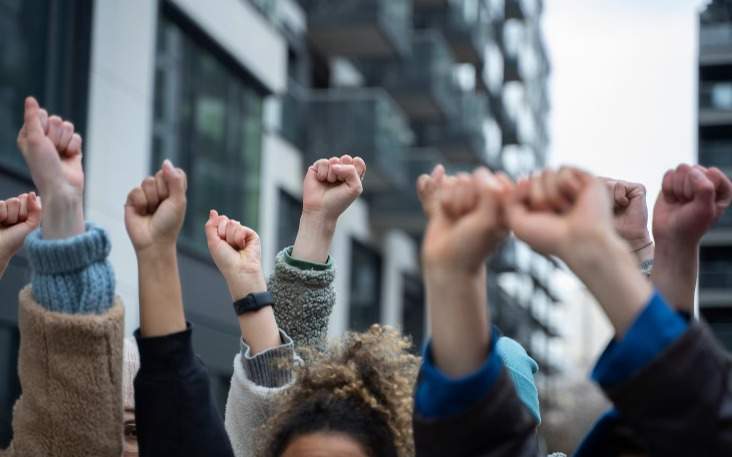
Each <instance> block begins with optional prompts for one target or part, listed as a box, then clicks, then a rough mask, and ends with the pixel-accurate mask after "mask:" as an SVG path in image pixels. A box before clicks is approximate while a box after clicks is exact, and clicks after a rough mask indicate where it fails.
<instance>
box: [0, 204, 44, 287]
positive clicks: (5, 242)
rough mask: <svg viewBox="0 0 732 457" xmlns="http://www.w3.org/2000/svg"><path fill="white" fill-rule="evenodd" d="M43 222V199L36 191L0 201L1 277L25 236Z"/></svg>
mask: <svg viewBox="0 0 732 457" xmlns="http://www.w3.org/2000/svg"><path fill="white" fill-rule="evenodd" d="M40 223H41V200H40V199H39V198H38V197H37V196H36V194H35V192H31V193H29V194H21V195H19V196H17V197H14V198H10V199H8V200H2V201H0V278H2V277H3V274H4V273H5V269H6V268H7V267H8V263H10V259H12V258H13V256H14V255H15V254H17V252H18V250H20V248H21V247H22V246H23V241H25V237H27V236H28V234H30V232H32V231H33V230H35V229H36V228H37V227H38V226H39V225H40Z"/></svg>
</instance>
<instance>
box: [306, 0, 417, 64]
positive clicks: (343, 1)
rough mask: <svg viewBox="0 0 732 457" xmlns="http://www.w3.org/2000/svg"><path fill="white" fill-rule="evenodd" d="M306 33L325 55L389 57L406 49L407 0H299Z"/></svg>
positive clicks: (408, 28)
mask: <svg viewBox="0 0 732 457" xmlns="http://www.w3.org/2000/svg"><path fill="white" fill-rule="evenodd" d="M300 3H301V5H302V6H303V8H304V10H305V11H306V13H307V16H308V34H309V37H310V39H311V41H312V42H313V43H314V44H315V46H316V47H317V48H318V49H319V50H320V51H321V52H323V53H324V54H326V55H329V56H343V57H390V56H398V55H405V54H408V53H409V49H410V45H411V35H412V2H411V1H410V0H300Z"/></svg>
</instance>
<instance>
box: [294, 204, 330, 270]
mask: <svg viewBox="0 0 732 457" xmlns="http://www.w3.org/2000/svg"><path fill="white" fill-rule="evenodd" d="M337 222H338V218H332V217H329V216H326V215H324V214H322V213H320V212H311V211H306V210H303V212H302V215H301V216H300V227H299V228H298V231H297V238H296V239H295V244H294V246H293V248H292V257H293V258H295V259H298V260H304V261H306V262H313V263H326V262H327V261H328V253H329V252H330V246H331V243H332V242H333V235H334V234H335V228H336V225H337Z"/></svg>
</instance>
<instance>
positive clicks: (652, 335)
mask: <svg viewBox="0 0 732 457" xmlns="http://www.w3.org/2000/svg"><path fill="white" fill-rule="evenodd" d="M687 328H688V324H687V323H686V322H685V321H684V319H682V318H681V317H680V316H679V315H678V314H677V313H675V312H674V311H672V310H671V308H670V307H669V306H668V304H667V303H666V301H665V300H664V298H663V297H662V296H661V294H659V293H658V292H655V293H654V294H653V296H652V297H651V300H650V301H649V302H648V304H647V305H646V307H645V308H644V309H643V311H641V313H640V314H639V315H638V317H637V318H636V320H635V322H633V325H632V326H631V327H630V329H629V330H628V332H627V333H626V334H625V336H624V337H623V338H622V339H621V340H619V341H616V340H613V341H611V342H610V344H609V345H608V347H607V348H606V349H605V352H603V354H602V355H601V356H600V359H599V360H598V361H597V364H596V365H595V368H594V370H593V371H592V378H593V379H594V380H595V381H596V382H597V383H598V384H600V386H602V387H609V386H613V385H616V384H618V383H621V382H623V381H625V380H627V379H629V378H630V377H632V376H633V375H634V374H635V373H637V372H638V371H640V370H641V369H642V368H643V367H645V366H646V365H648V364H649V363H651V362H652V361H653V360H654V359H655V358H656V357H658V355H659V354H661V353H662V352H663V351H664V350H665V349H666V348H668V347H669V346H671V344H673V343H674V342H675V341H676V340H677V339H678V338H679V337H681V335H682V334H683V333H684V332H685V331H686V329H687Z"/></svg>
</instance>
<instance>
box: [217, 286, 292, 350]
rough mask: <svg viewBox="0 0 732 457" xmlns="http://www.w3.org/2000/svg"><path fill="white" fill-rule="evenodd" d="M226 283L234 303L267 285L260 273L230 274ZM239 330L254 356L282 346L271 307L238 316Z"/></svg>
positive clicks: (262, 289)
mask: <svg viewBox="0 0 732 457" xmlns="http://www.w3.org/2000/svg"><path fill="white" fill-rule="evenodd" d="M226 283H227V285H228V286H229V292H230V293H231V299H232V300H234V301H236V300H240V299H242V298H244V297H246V296H247V295H249V294H251V293H260V292H264V291H266V290H267V284H266V282H265V281H264V275H262V273H261V272H260V273H256V274H253V275H241V274H239V275H233V274H232V275H231V277H229V278H227V280H226ZM239 329H240V330H241V336H242V338H244V341H246V342H247V344H248V345H249V347H250V348H251V349H252V352H253V353H254V354H258V353H260V352H263V351H266V350H267V349H271V348H274V347H277V346H279V345H280V344H282V340H281V338H280V332H279V328H278V327H277V321H276V320H275V316H274V310H273V309H272V307H271V306H266V307H264V308H262V309H260V310H258V311H252V312H248V313H245V314H242V315H241V316H239Z"/></svg>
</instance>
